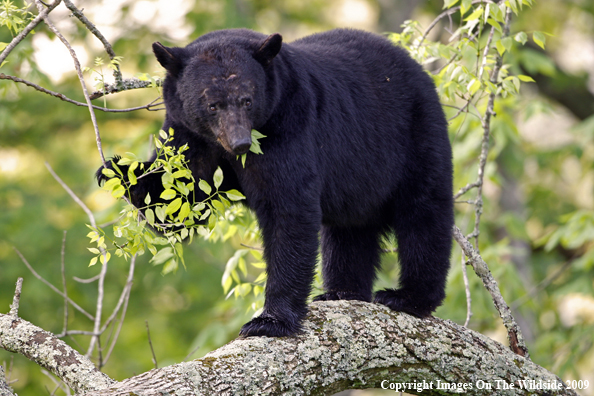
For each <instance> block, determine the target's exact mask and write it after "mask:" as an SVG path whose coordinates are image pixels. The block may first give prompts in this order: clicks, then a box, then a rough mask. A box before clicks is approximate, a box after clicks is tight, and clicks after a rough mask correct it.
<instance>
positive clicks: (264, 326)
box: [239, 315, 301, 337]
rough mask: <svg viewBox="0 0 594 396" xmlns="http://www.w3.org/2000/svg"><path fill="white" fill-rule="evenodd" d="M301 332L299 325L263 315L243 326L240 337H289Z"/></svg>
mask: <svg viewBox="0 0 594 396" xmlns="http://www.w3.org/2000/svg"><path fill="white" fill-rule="evenodd" d="M299 332H301V325H300V324H299V323H290V322H285V321H282V320H279V319H277V318H275V317H273V316H269V315H262V316H260V317H257V318H254V319H252V320H250V321H249V322H247V323H246V324H244V325H243V327H242V328H241V330H240V331H239V335H240V336H243V337H258V336H268V337H289V336H293V335H296V334H297V333H299Z"/></svg>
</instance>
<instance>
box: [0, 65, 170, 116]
mask: <svg viewBox="0 0 594 396" xmlns="http://www.w3.org/2000/svg"><path fill="white" fill-rule="evenodd" d="M0 80H11V81H14V82H16V83H20V84H24V85H27V86H29V87H31V88H33V89H36V90H37V91H39V92H42V93H45V94H47V95H50V96H53V97H55V98H58V99H60V100H62V101H64V102H68V103H72V104H73V105H76V106H81V107H88V106H89V105H88V104H86V103H82V102H78V101H76V100H73V99H70V98H69V97H67V96H66V95H64V94H61V93H59V92H54V91H50V90H49V89H46V88H43V87H42V86H39V85H37V84H35V83H32V82H31V81H27V80H23V79H22V78H19V77H15V76H10V75H7V74H4V73H0ZM159 99H161V97H158V98H157V99H155V100H153V101H152V102H150V103H149V104H147V105H144V106H137V107H130V108H127V109H109V108H107V107H100V106H96V105H93V108H94V109H95V110H99V111H103V112H105V113H127V112H130V111H136V110H148V111H159V110H165V108H164V107H157V106H161V105H162V104H163V103H164V102H158V103H155V102H157V100H159ZM154 107H157V108H154Z"/></svg>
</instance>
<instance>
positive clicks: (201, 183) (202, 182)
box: [198, 179, 212, 195]
mask: <svg viewBox="0 0 594 396" xmlns="http://www.w3.org/2000/svg"><path fill="white" fill-rule="evenodd" d="M198 188H199V189H200V190H202V191H203V192H204V193H205V194H206V195H210V193H211V192H212V188H211V187H210V184H208V183H207V182H206V181H205V180H202V179H200V181H199V182H198Z"/></svg>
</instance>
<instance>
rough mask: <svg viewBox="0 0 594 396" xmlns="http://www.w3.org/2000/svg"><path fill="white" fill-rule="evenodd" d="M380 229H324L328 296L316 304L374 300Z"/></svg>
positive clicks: (324, 265)
mask: <svg viewBox="0 0 594 396" xmlns="http://www.w3.org/2000/svg"><path fill="white" fill-rule="evenodd" d="M379 236H380V232H379V230H378V229H376V228H371V227H365V228H354V227H331V226H324V227H322V275H323V278H324V288H325V289H326V293H324V294H322V295H319V296H317V297H315V298H314V301H328V300H360V301H371V297H372V296H371V289H372V286H373V281H374V280H375V273H376V270H377V268H378V267H379V263H380V247H379Z"/></svg>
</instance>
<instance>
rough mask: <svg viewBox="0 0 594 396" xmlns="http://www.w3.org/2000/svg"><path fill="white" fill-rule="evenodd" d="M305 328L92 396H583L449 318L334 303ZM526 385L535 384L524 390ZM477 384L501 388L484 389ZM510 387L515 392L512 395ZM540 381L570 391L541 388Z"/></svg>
mask: <svg viewBox="0 0 594 396" xmlns="http://www.w3.org/2000/svg"><path fill="white" fill-rule="evenodd" d="M304 330H305V331H304V333H303V334H301V335H299V336H297V337H285V338H268V337H254V338H243V339H242V338H238V339H236V340H234V341H232V342H231V343H229V344H227V345H225V346H223V347H221V348H219V349H217V350H215V351H213V352H211V353H209V354H208V355H206V356H205V357H203V358H201V359H198V360H195V361H191V362H185V363H180V364H176V365H172V366H169V367H164V368H161V369H154V370H151V371H149V372H146V373H144V374H141V375H138V376H135V377H132V378H129V379H127V380H124V381H122V382H119V383H117V384H114V385H112V386H110V387H109V388H106V389H103V390H100V391H94V392H89V393H86V394H85V396H91V395H93V396H99V395H130V394H134V395H138V396H149V395H280V394H283V395H332V394H334V393H336V392H339V391H341V390H344V389H352V388H360V389H363V388H381V387H382V385H383V386H384V387H386V386H388V387H389V386H390V383H393V384H396V383H412V384H414V383H415V381H416V382H417V383H423V381H424V383H425V384H427V385H428V386H429V385H431V386H432V389H426V390H424V391H423V394H429V395H438V394H451V393H453V392H452V391H445V390H439V389H436V388H437V386H438V381H441V382H440V383H439V384H442V385H443V383H444V382H447V383H458V384H469V385H470V386H471V388H470V389H467V391H466V392H465V393H466V394H469V395H475V394H477V395H478V394H498V395H524V394H545V393H546V394H550V395H557V394H558V395H575V394H576V393H575V392H574V391H572V390H569V389H565V388H564V387H563V385H562V382H561V380H560V379H559V378H558V377H557V376H556V375H555V374H552V373H550V372H548V371H547V370H545V369H544V368H542V367H540V366H538V365H536V364H535V363H533V362H532V361H530V360H529V359H526V358H524V357H522V356H519V355H516V354H515V353H513V352H512V351H511V350H510V349H509V348H507V347H505V346H503V345H501V344H499V343H497V342H496V341H493V340H491V339H490V338H488V337H485V336H483V335H482V334H479V333H476V332H474V331H472V330H469V329H467V328H464V327H462V326H459V325H457V324H455V323H453V322H451V321H449V320H442V319H438V318H435V317H430V318H425V319H418V318H414V317H412V316H410V315H407V314H404V313H398V312H392V311H390V310H389V309H388V308H387V307H384V306H381V305H376V304H370V303H364V302H359V301H329V302H316V303H313V304H311V305H310V312H309V315H308V317H307V319H306V321H305V322H304ZM521 380H532V381H535V383H534V386H532V387H531V389H528V390H526V389H520V387H519V384H520V382H519V381H521ZM477 384H478V385H480V384H489V385H491V386H492V389H490V390H485V389H477ZM504 384H507V385H509V384H513V388H511V389H503V388H502V387H503V386H504ZM539 384H548V385H551V384H553V385H554V386H558V387H560V388H561V389H560V390H552V391H551V390H544V389H537V388H538V385H539ZM498 385H499V387H498ZM393 386H395V385H393ZM462 386H463V385H462ZM408 392H409V393H415V390H408Z"/></svg>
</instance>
